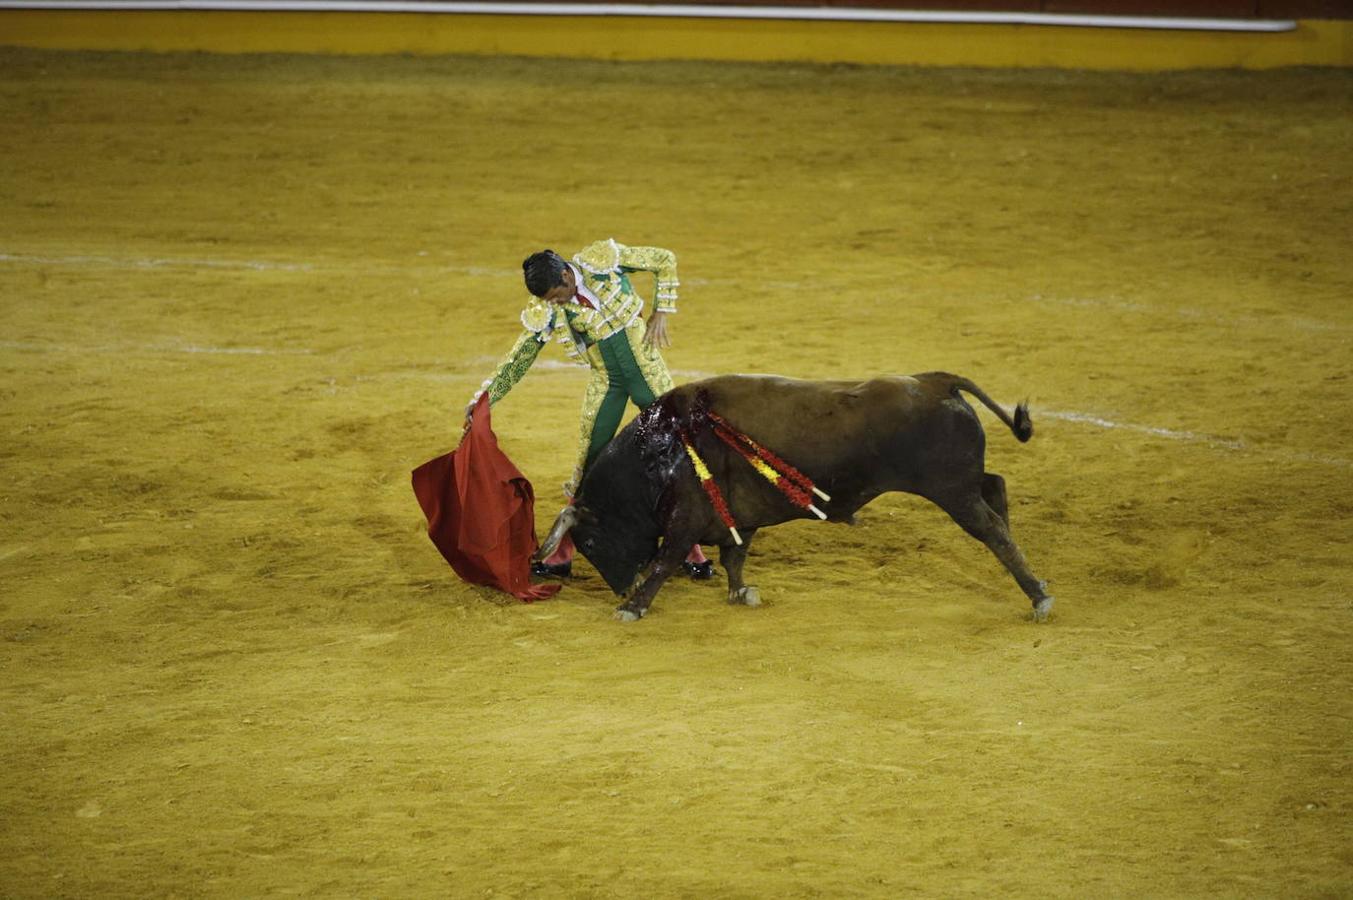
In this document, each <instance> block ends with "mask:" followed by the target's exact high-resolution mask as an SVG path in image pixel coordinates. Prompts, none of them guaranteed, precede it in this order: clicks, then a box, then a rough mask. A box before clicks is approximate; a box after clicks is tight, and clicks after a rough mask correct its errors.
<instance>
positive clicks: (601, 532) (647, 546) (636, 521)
mask: <svg viewBox="0 0 1353 900" xmlns="http://www.w3.org/2000/svg"><path fill="white" fill-rule="evenodd" d="M608 512H609V511H608ZM643 518H649V517H635V516H633V515H624V512H623V511H621V515H619V516H612V515H605V514H600V515H599V514H598V513H597V512H594V511H593V510H592V509H591V508H590V507H588V506H586V505H584V504H583V503H581V502H579V503H575V504H574V505H573V506H569V507H566V508H565V509H564V511H563V512H561V513H560V514H559V518H557V519H555V521H554V525H553V526H552V527H551V528H550V533H549V534H548V535H546V537H545V540H544V542H543V543H542V544H541V546H540V549H539V550H538V551H537V552H536V559H544V558H546V557H548V556H549V555H550V554H552V553H554V551H555V550H557V549H558V548H559V542H560V541H562V540H563V539H564V535H566V534H569V533H570V532H571V533H572V535H573V543H574V544H575V545H576V546H577V548H578V551H579V552H580V553H582V555H583V556H585V557H587V561H588V562H590V563H591V564H592V565H594V566H596V568H597V571H598V572H600V573H601V577H602V578H604V579H606V584H607V585H609V586H610V588H611V590H612V591H614V592H615V593H616V594H624V593H625V592H627V591H628V590H629V589H630V587H632V586H633V584H634V579H635V578H636V577H637V576H638V574H639V571H640V570H641V569H643V568H644V566H646V565H648V563H649V562H650V561H651V560H652V559H653V556H654V554H655V553H656V552H657V549H658V537H657V533H656V529H655V528H654V526H653V524H652V521H651V518H649V521H647V522H644V521H642V519H643Z"/></svg>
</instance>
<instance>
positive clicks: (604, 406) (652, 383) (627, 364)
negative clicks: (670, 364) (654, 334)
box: [567, 320, 672, 496]
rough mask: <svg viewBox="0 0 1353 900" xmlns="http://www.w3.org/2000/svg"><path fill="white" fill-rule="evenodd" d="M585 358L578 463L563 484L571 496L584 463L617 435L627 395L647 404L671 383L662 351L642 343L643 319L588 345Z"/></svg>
mask: <svg viewBox="0 0 1353 900" xmlns="http://www.w3.org/2000/svg"><path fill="white" fill-rule="evenodd" d="M587 359H588V362H589V363H591V364H592V378H591V380H590V381H589V382H588V383H587V392H586V393H585V394H584V395H583V415H582V426H581V431H580V434H579V442H578V443H579V446H578V464H577V466H575V467H574V470H573V481H572V482H571V483H570V484H569V485H568V487H567V493H568V494H569V495H570V496H572V495H573V493H574V492H575V491H576V490H577V488H578V485H579V484H581V483H582V477H583V473H584V472H585V471H587V467H588V466H590V465H591V464H592V462H593V461H594V460H595V459H596V458H597V456H598V455H599V454H600V453H601V451H602V448H604V447H605V446H606V445H607V444H608V443H609V442H610V440H611V438H613V437H615V433H616V430H617V429H618V428H619V427H620V420H621V418H623V417H624V414H625V403H626V401H629V400H633V401H634V405H635V406H637V407H639V409H641V410H642V409H647V408H648V405H649V404H650V403H652V402H653V401H654V400H656V399H657V398H658V396H659V395H661V394H665V393H667V392H668V391H670V390H671V389H672V375H671V373H670V372H668V371H667V363H665V362H664V361H663V358H662V354H661V353H659V352H658V350H657V349H656V348H654V347H650V346H648V345H647V344H645V343H644V323H643V320H639V321H638V322H636V323H635V324H634V325H631V326H630V327H629V328H626V329H625V330H624V331H621V332H617V333H616V334H613V335H611V336H610V337H608V338H606V339H605V340H602V341H598V342H597V343H595V344H593V345H592V346H591V347H588V348H587Z"/></svg>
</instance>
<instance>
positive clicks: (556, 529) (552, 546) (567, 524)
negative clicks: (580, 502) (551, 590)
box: [531, 506, 578, 560]
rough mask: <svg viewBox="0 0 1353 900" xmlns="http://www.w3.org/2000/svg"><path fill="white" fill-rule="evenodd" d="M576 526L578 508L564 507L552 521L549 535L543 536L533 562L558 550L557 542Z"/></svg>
mask: <svg viewBox="0 0 1353 900" xmlns="http://www.w3.org/2000/svg"><path fill="white" fill-rule="evenodd" d="M576 524H578V507H576V506H565V507H564V509H563V511H562V512H560V513H559V518H557V519H555V520H554V525H553V526H552V527H551V528H550V533H549V534H547V535H545V541H544V543H542V544H541V545H540V549H539V550H537V551H536V553H535V556H533V557H531V558H532V559H534V560H542V559H544V558H545V557H547V556H549V555H551V554H552V553H554V551H556V550H558V549H559V542H560V541H562V540H563V539H564V535H566V534H568V532H569V529H570V528H572V527H573V526H574V525H576Z"/></svg>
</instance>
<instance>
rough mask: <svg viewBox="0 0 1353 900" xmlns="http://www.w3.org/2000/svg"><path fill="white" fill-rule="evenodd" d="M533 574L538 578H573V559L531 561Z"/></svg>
mask: <svg viewBox="0 0 1353 900" xmlns="http://www.w3.org/2000/svg"><path fill="white" fill-rule="evenodd" d="M531 574H532V575H534V576H536V577H537V578H571V577H572V576H573V561H572V560H570V561H568V562H566V563H545V562H533V563H531Z"/></svg>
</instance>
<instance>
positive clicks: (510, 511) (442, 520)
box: [413, 395, 560, 602]
mask: <svg viewBox="0 0 1353 900" xmlns="http://www.w3.org/2000/svg"><path fill="white" fill-rule="evenodd" d="M413 493H414V495H415V496H416V497H417V498H418V504H419V505H420V506H422V507H423V514H424V515H425V516H427V520H428V537H430V538H432V543H434V544H436V545H437V549H438V550H440V551H441V553H442V556H444V557H446V561H447V562H449V563H450V564H451V568H452V569H455V571H456V574H457V575H459V576H460V577H461V578H462V579H463V580H465V581H468V582H469V583H470V584H482V585H487V586H489V587H494V588H497V589H498V590H500V591H506V592H507V593H509V594H511V595H512V596H514V597H516V598H518V599H519V600H525V601H527V602H530V601H532V600H544V599H545V598H546V597H552V596H554V594H555V593H557V592H558V590H559V588H560V585H557V584H532V583H531V554H533V553H535V552H536V548H537V547H538V546H539V545H538V544H537V543H536V527H535V526H536V523H535V492H534V491H533V490H532V489H531V482H529V481H527V480H526V477H525V476H524V475H522V474H521V472H520V471H518V470H517V467H516V466H514V465H513V464H512V460H510V459H508V458H507V454H505V453H503V451H502V450H500V449H499V448H498V439H497V438H495V437H494V436H493V428H492V426H491V423H490V421H489V398H488V396H487V395H485V396H483V397H481V398H479V403H478V404H476V405H475V408H474V418H473V421H472V423H471V425H470V430H469V431H468V432H466V433H465V436H464V437H462V438H461V440H460V446H459V447H457V448H456V449H455V450H453V451H451V452H450V453H448V454H446V455H445V456H439V457H437V458H436V459H434V460H430V461H428V462H426V463H424V464H423V465H421V466H419V467H418V468H416V469H414V470H413Z"/></svg>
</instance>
